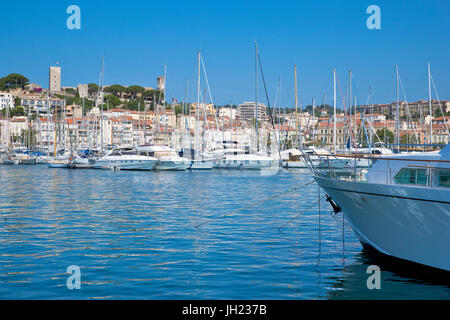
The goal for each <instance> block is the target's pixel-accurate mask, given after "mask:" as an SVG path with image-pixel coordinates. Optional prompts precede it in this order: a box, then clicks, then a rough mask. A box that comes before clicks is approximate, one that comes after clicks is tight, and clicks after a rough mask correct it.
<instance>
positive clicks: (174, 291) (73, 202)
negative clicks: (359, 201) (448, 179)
mask: <svg viewBox="0 0 450 320" xmlns="http://www.w3.org/2000/svg"><path fill="white" fill-rule="evenodd" d="M311 180H312V178H311V177H310V175H309V173H308V172H305V171H301V170H292V171H286V170H281V171H279V172H278V173H277V174H275V175H261V174H260V173H259V172H243V171H225V170H224V171H222V170H213V171H209V172H188V171H186V172H156V171H152V172H127V171H117V172H115V171H108V170H67V169H50V168H47V167H46V166H40V165H38V166H0V299H449V298H450V288H449V287H448V286H447V285H445V284H435V283H427V282H426V281H423V280H418V279H413V278H409V277H405V276H404V275H402V274H401V273H399V272H397V271H396V270H389V269H385V268H384V266H383V265H380V268H381V270H382V272H381V289H380V290H369V289H368V288H367V286H366V280H367V277H368V276H369V275H368V274H367V273H366V269H367V267H368V266H369V265H371V264H375V263H376V261H374V260H373V258H372V257H371V256H369V255H368V254H367V253H366V252H364V251H363V250H362V247H361V245H360V244H359V242H358V241H357V239H356V237H355V236H354V234H353V232H352V230H351V229H350V228H349V226H348V224H344V227H345V232H344V237H343V234H342V218H341V215H340V214H338V215H336V216H333V215H331V214H330V212H331V207H330V206H329V204H328V203H326V202H325V201H323V202H322V204H321V211H320V222H321V223H320V234H319V210H318V205H317V204H315V205H313V206H312V208H311V210H308V211H305V212H304V211H303V210H304V209H305V208H307V207H308V206H310V205H311V204H312V203H313V202H314V201H317V199H318V197H319V190H318V187H317V185H316V184H315V183H313V184H311V185H309V186H307V187H304V188H300V189H297V190H294V191H292V192H287V193H286V194H284V195H282V196H280V197H277V198H275V199H269V200H267V199H268V198H270V197H272V196H274V195H275V194H279V193H283V192H286V191H288V190H289V189H292V188H295V187H297V186H301V185H304V184H305V183H307V182H309V181H311ZM321 194H322V195H323V192H322V193H321ZM264 200H267V201H264ZM238 210H240V211H238ZM224 215H226V216H224ZM296 216H298V217H297V218H296V219H294V220H292V221H291V222H289V221H290V220H291V219H292V218H294V217H296ZM205 222H207V223H206V224H203V225H201V226H199V227H198V228H196V227H195V226H196V225H198V224H200V223H205ZM287 222H289V223H288V224H286V223H287ZM284 224H286V225H285V226H283V225H284ZM281 226H283V227H282V228H281V229H280V227H281ZM343 239H344V241H343ZM70 265H77V266H79V267H80V270H81V289H79V290H76V289H74V290H69V289H68V288H67V286H66V281H67V278H68V277H69V274H67V273H66V269H67V267H68V266H70Z"/></svg>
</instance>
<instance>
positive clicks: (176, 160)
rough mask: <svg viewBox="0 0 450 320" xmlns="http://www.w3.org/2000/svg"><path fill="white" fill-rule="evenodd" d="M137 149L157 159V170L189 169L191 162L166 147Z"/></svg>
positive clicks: (140, 147) (154, 146) (150, 146)
mask: <svg viewBox="0 0 450 320" xmlns="http://www.w3.org/2000/svg"><path fill="white" fill-rule="evenodd" d="M136 149H137V150H138V151H139V152H140V153H142V152H145V153H147V154H148V155H149V156H151V157H154V158H156V160H157V163H156V166H155V170H169V171H183V170H186V169H187V168H189V165H190V163H191V161H190V160H189V159H186V158H184V157H180V156H179V155H178V154H177V152H176V151H175V150H174V149H172V148H170V147H168V146H164V145H146V146H137V147H136Z"/></svg>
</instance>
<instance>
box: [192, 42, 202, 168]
mask: <svg viewBox="0 0 450 320" xmlns="http://www.w3.org/2000/svg"><path fill="white" fill-rule="evenodd" d="M200 55H201V52H200V50H198V67H197V110H196V115H195V150H194V152H195V159H196V160H197V158H198V157H197V153H198V144H199V143H198V136H199V132H198V122H199V121H200Z"/></svg>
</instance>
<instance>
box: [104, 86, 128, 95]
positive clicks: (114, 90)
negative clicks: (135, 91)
mask: <svg viewBox="0 0 450 320" xmlns="http://www.w3.org/2000/svg"><path fill="white" fill-rule="evenodd" d="M103 91H104V92H109V93H112V94H113V95H115V96H119V94H121V93H127V92H128V91H127V88H125V87H124V86H121V85H120V84H113V85H112V86H109V87H106V88H105V89H103Z"/></svg>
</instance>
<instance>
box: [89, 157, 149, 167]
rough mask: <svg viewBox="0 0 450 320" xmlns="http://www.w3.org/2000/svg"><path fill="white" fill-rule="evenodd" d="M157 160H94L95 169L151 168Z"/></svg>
mask: <svg viewBox="0 0 450 320" xmlns="http://www.w3.org/2000/svg"><path fill="white" fill-rule="evenodd" d="M156 163H157V160H119V159H117V160H96V161H95V165H94V168H95V169H120V170H153V169H154V168H155V165H156Z"/></svg>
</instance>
